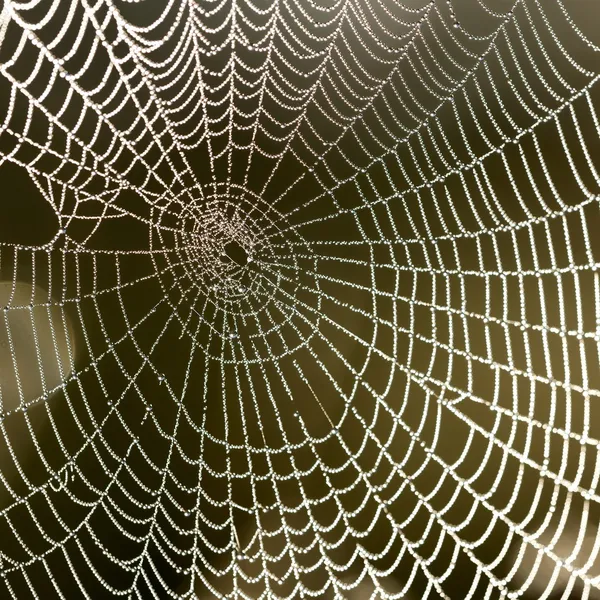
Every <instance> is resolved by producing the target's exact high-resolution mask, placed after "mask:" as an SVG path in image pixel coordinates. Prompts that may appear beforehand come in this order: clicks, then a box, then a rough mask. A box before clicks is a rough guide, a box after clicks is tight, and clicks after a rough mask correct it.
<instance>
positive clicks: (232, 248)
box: [224, 241, 248, 267]
mask: <svg viewBox="0 0 600 600" xmlns="http://www.w3.org/2000/svg"><path fill="white" fill-rule="evenodd" d="M224 250H225V255H226V256H227V257H228V258H229V259H231V260H232V261H233V262H235V263H237V264H238V265H240V266H241V267H243V266H245V265H247V264H248V253H247V252H246V250H245V249H244V247H243V246H242V245H241V244H239V243H238V242H235V241H234V242H229V243H227V244H225V248H224Z"/></svg>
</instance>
